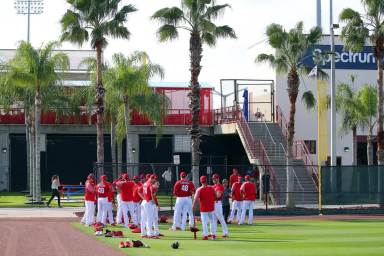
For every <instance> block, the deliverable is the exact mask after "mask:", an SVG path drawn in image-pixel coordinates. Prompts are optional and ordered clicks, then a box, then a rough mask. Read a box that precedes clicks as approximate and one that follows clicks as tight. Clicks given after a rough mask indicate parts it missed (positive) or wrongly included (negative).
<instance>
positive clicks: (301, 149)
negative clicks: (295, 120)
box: [276, 106, 319, 190]
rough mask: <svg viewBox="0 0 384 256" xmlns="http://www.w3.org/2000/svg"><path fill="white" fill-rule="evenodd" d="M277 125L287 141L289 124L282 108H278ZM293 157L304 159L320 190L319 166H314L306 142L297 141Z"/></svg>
mask: <svg viewBox="0 0 384 256" xmlns="http://www.w3.org/2000/svg"><path fill="white" fill-rule="evenodd" d="M276 123H277V124H278V125H279V126H280V128H281V131H282V132H283V135H284V137H285V139H288V122H287V120H286V119H285V117H284V114H283V111H282V109H281V108H280V106H276ZM292 153H293V157H295V158H296V159H302V160H303V161H304V164H305V166H306V169H307V171H308V174H309V175H310V176H311V178H312V180H313V183H314V184H315V185H316V189H317V190H318V189H319V179H318V178H319V175H318V170H317V166H315V165H314V164H313V161H312V158H311V154H310V153H309V150H308V148H307V146H306V145H305V143H304V141H295V143H294V145H293V152H292Z"/></svg>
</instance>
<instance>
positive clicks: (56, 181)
mask: <svg viewBox="0 0 384 256" xmlns="http://www.w3.org/2000/svg"><path fill="white" fill-rule="evenodd" d="M51 181H52V183H51V189H52V195H51V198H50V199H49V200H48V202H47V207H50V206H49V205H50V204H51V201H52V200H53V198H54V197H55V196H57V204H58V207H59V208H61V205H60V193H59V187H60V178H59V176H58V175H53V176H52V179H51Z"/></svg>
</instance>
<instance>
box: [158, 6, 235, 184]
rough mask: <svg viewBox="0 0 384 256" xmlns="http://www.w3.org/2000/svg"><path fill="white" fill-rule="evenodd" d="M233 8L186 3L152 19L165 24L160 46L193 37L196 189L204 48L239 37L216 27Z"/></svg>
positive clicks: (193, 172)
mask: <svg viewBox="0 0 384 256" xmlns="http://www.w3.org/2000/svg"><path fill="white" fill-rule="evenodd" d="M229 7H230V6H229V5H228V4H223V5H216V3H215V1H214V0H182V1H181V8H179V7H170V8H163V9H160V10H158V11H157V12H156V13H155V14H153V16H152V19H154V20H156V21H159V22H160V24H161V26H160V28H159V29H158V32H157V34H158V37H159V40H160V42H164V41H169V40H174V39H177V38H178V36H179V30H185V31H187V32H189V33H190V39H189V52H190V71H191V81H190V87H191V93H190V108H191V111H192V127H191V129H190V134H191V138H192V145H191V147H192V175H193V183H194V184H195V185H196V184H198V183H199V165H200V154H201V152H200V142H201V133H200V126H199V113H200V84H199V75H200V72H201V69H202V67H201V59H202V53H203V44H207V45H208V46H211V47H213V46H215V45H216V42H217V39H219V38H236V34H235V32H234V30H233V29H232V28H231V27H229V26H227V25H224V26H217V25H216V24H214V23H213V21H214V20H216V19H217V18H218V17H219V16H221V15H222V14H224V11H225V10H226V9H227V8H229Z"/></svg>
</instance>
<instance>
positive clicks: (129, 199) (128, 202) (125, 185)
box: [116, 173, 138, 227]
mask: <svg viewBox="0 0 384 256" xmlns="http://www.w3.org/2000/svg"><path fill="white" fill-rule="evenodd" d="M116 187H118V188H119V190H120V199H121V211H122V214H123V216H124V225H125V227H128V225H129V218H128V212H129V214H130V216H131V219H132V221H133V223H134V224H135V225H138V222H137V218H136V215H135V214H134V205H133V189H134V187H135V183H134V182H133V181H130V180H129V176H128V174H127V173H125V174H124V175H123V179H122V180H121V181H119V182H117V183H116Z"/></svg>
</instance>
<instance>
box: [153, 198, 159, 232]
mask: <svg viewBox="0 0 384 256" xmlns="http://www.w3.org/2000/svg"><path fill="white" fill-rule="evenodd" d="M153 230H154V232H153V233H154V235H155V236H158V235H159V234H160V230H159V209H158V208H157V205H156V204H153Z"/></svg>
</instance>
